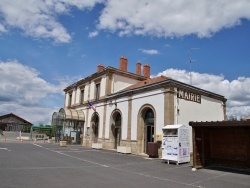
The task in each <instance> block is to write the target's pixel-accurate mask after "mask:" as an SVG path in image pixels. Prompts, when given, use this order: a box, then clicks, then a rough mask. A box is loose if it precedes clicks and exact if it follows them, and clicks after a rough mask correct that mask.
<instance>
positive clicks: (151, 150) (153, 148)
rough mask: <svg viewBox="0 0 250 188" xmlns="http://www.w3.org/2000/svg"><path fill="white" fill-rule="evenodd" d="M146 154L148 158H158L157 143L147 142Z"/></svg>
mask: <svg viewBox="0 0 250 188" xmlns="http://www.w3.org/2000/svg"><path fill="white" fill-rule="evenodd" d="M147 154H148V155H149V157H155V158H157V157H159V155H158V143H157V142H148V147H147Z"/></svg>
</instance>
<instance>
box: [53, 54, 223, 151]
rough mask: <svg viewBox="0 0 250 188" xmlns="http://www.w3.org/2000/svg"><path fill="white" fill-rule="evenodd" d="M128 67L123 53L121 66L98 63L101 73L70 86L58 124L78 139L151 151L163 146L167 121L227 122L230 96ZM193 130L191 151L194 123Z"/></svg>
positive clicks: (139, 67)
mask: <svg viewBox="0 0 250 188" xmlns="http://www.w3.org/2000/svg"><path fill="white" fill-rule="evenodd" d="M127 67H128V60H127V58H126V57H124V56H122V57H121V58H120V66H119V69H118V68H114V67H110V66H108V67H104V65H98V67H97V72H95V73H93V74H91V75H89V76H88V77H86V78H83V79H81V80H79V81H78V82H76V83H74V84H72V85H70V86H68V87H67V88H65V89H64V92H65V105H64V108H61V109H60V110H59V112H55V113H54V114H53V116H52V124H57V125H58V126H59V127H60V126H61V130H60V131H61V132H62V135H63V136H66V135H67V136H70V137H72V143H79V144H82V145H83V146H87V147H92V148H104V149H117V148H118V147H124V148H128V149H129V150H130V151H131V153H134V154H144V153H145V154H146V153H147V152H148V151H147V150H148V143H152V142H154V143H156V142H157V143H159V144H161V139H162V128H163V127H164V126H165V125H177V124H183V125H187V126H189V122H190V121H222V120H226V98H225V97H224V96H221V95H219V94H216V93H212V92H209V91H206V90H203V89H200V88H197V87H194V86H192V85H188V84H185V83H182V82H179V81H177V80H174V79H172V78H170V77H166V76H159V77H155V78H150V66H149V65H148V64H145V65H142V64H141V63H136V64H135V69H136V70H135V73H132V72H129V71H128V70H127ZM55 120H56V122H55ZM53 121H54V122H53ZM189 127H190V126H189ZM189 134H190V137H189V141H190V152H191V150H192V137H191V134H192V128H191V127H190V131H189ZM159 153H160V155H161V151H160V147H159Z"/></svg>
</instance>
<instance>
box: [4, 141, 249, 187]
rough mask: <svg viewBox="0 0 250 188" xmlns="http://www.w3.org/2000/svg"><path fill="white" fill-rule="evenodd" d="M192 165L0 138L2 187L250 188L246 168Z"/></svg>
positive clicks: (83, 148)
mask: <svg viewBox="0 0 250 188" xmlns="http://www.w3.org/2000/svg"><path fill="white" fill-rule="evenodd" d="M191 169H192V166H191V165H190V164H189V163H188V164H182V165H178V166H177V165H175V164H167V163H162V160H160V159H150V158H145V157H142V156H136V155H130V154H127V155H125V154H120V153H117V152H115V151H110V150H94V149H91V148H86V147H83V146H67V147H60V146H59V144H55V143H53V144H48V143H43V142H35V143H34V142H28V141H27V142H20V141H12V142H5V141H0V187H1V188H2V187H3V188H8V187H18V188H40V187H41V188H45V187H46V188H50V187H53V188H54V187H69V188H74V187H77V188H79V187H88V188H92V187H98V188H99V187H101V188H113V187H119V188H126V187H129V188H132V187H136V188H141V187H143V188H156V187H157V188H158V187H174V188H179V187H213V188H220V187H226V188H235V187H237V188H241V187H248V188H249V187H250V174H249V172H245V171H231V172H229V171H225V170H214V169H213V170H212V169H200V170H197V171H192V170H191Z"/></svg>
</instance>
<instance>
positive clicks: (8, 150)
mask: <svg viewBox="0 0 250 188" xmlns="http://www.w3.org/2000/svg"><path fill="white" fill-rule="evenodd" d="M0 149H2V150H7V151H10V150H8V148H0Z"/></svg>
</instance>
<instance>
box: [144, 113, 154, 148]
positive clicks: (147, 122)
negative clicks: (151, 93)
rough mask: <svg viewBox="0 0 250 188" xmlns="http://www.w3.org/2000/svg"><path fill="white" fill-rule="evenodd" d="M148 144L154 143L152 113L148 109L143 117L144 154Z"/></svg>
mask: <svg viewBox="0 0 250 188" xmlns="http://www.w3.org/2000/svg"><path fill="white" fill-rule="evenodd" d="M148 142H154V112H153V110H152V109H148V110H147V111H146V113H145V116H144V152H145V153H147V151H148V148H147V146H148Z"/></svg>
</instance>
